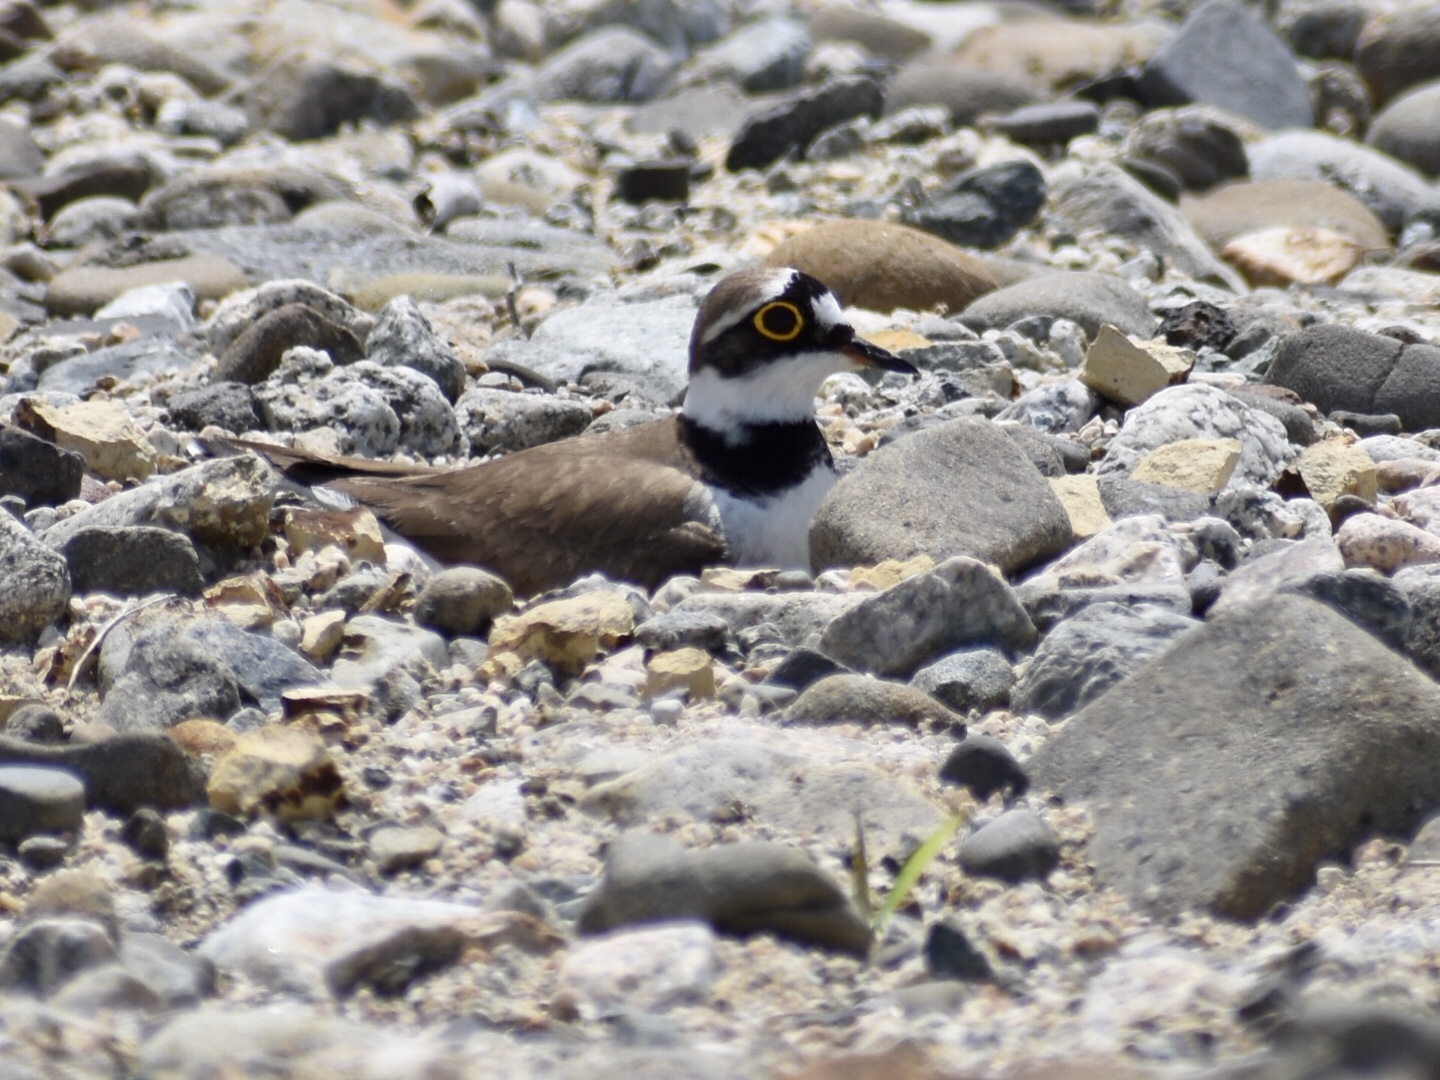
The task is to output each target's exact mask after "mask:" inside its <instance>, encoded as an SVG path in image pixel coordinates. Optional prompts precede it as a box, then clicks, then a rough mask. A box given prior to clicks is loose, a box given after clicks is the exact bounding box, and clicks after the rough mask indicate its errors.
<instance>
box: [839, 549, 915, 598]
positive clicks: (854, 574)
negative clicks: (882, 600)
mask: <svg viewBox="0 0 1440 1080" xmlns="http://www.w3.org/2000/svg"><path fill="white" fill-rule="evenodd" d="M934 569H935V560H934V559H932V558H931V557H930V556H929V555H926V554H925V553H924V552H921V553H920V554H919V555H913V556H911V557H910V558H908V559H904V560H901V559H886V560H885V561H884V562H879V563H876V564H875V565H874V566H857V567H856V568H855V569H854V570H851V571H850V584H851V585H868V586H870V587H871V588H873V589H875V590H876V591H877V592H884V591H885V590H886V589H888V588H890V586H892V585H899V584H900V582H902V581H904V580H905V579H906V578H912V577H914V576H915V575H916V574H926V573H929V572H930V571H931V570H934Z"/></svg>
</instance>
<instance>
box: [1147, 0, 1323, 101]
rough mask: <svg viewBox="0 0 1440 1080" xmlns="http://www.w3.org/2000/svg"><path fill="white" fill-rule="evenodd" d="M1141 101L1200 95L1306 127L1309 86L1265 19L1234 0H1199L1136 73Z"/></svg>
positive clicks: (1188, 98) (1198, 98) (1190, 98)
mask: <svg viewBox="0 0 1440 1080" xmlns="http://www.w3.org/2000/svg"><path fill="white" fill-rule="evenodd" d="M1140 92H1141V93H1142V94H1143V95H1144V100H1145V104H1147V105H1149V106H1152V107H1153V106H1156V105H1184V104H1187V103H1189V102H1192V101H1194V102H1200V103H1201V104H1205V105H1215V106H1218V107H1219V108H1222V109H1227V110H1229V111H1230V112H1232V113H1235V114H1236V115H1238V116H1244V117H1246V118H1248V119H1250V120H1253V121H1255V122H1256V123H1257V124H1260V125H1261V126H1262V127H1267V128H1290V127H1300V128H1306V127H1309V126H1310V125H1311V124H1313V123H1314V121H1315V115H1314V113H1313V111H1312V110H1311V107H1310V93H1309V89H1308V88H1307V87H1306V85H1305V79H1304V76H1302V75H1301V74H1300V70H1299V69H1298V68H1297V67H1296V65H1295V57H1294V56H1293V54H1291V52H1290V50H1289V48H1287V47H1286V45H1285V42H1284V41H1282V40H1281V39H1280V37H1279V36H1278V35H1277V34H1276V33H1275V32H1274V31H1273V30H1271V29H1270V27H1268V26H1267V25H1266V24H1265V21H1264V20H1263V19H1262V18H1261V17H1260V16H1258V15H1256V14H1255V13H1254V12H1252V11H1251V10H1250V9H1249V8H1246V7H1244V6H1242V5H1241V4H1239V3H1237V2H1236V0H1207V2H1206V3H1204V4H1201V5H1200V6H1199V7H1197V8H1195V9H1193V10H1192V11H1191V12H1190V15H1189V17H1188V18H1187V19H1186V20H1185V23H1184V25H1183V26H1181V28H1180V32H1179V33H1178V34H1176V35H1175V36H1174V37H1173V38H1171V39H1170V40H1169V41H1168V42H1166V43H1165V44H1164V45H1162V46H1161V47H1160V49H1159V51H1158V52H1156V54H1155V55H1154V56H1152V57H1151V58H1150V60H1149V61H1148V62H1147V63H1146V65H1145V68H1144V71H1142V72H1141V75H1140Z"/></svg>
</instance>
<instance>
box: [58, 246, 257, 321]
mask: <svg viewBox="0 0 1440 1080" xmlns="http://www.w3.org/2000/svg"><path fill="white" fill-rule="evenodd" d="M171 281H183V282H184V283H185V284H186V286H188V287H189V289H190V291H191V292H192V293H194V294H195V296H196V298H197V299H200V300H219V299H221V298H222V297H224V296H226V295H227V294H229V293H232V292H234V291H235V290H237V289H243V288H245V286H246V285H247V284H248V282H247V281H246V280H245V275H244V274H243V273H241V271H240V269H239V268H238V267H237V266H236V265H235V264H234V263H232V262H230V261H229V260H228V259H224V258H220V257H219V256H215V255H190V256H186V257H185V258H182V259H162V260H160V261H158V262H147V263H139V264H137V265H135V266H127V267H124V268H123V269H111V268H109V267H104V266H73V267H70V268H68V269H66V270H63V271H61V272H60V273H59V274H57V275H55V277H53V278H51V280H50V283H49V285H48V286H46V289H45V307H46V308H47V309H48V310H49V311H50V313H51V314H52V315H67V316H73V315H90V314H92V313H93V312H95V311H97V310H98V309H100V308H102V307H104V306H105V305H106V304H108V303H110V301H112V300H114V299H115V298H116V297H118V296H120V295H122V294H123V293H127V292H129V291H130V290H131V289H136V288H139V287H141V286H143V285H164V284H166V283H168V282H171Z"/></svg>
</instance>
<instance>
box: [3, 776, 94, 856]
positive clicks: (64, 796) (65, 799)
mask: <svg viewBox="0 0 1440 1080" xmlns="http://www.w3.org/2000/svg"><path fill="white" fill-rule="evenodd" d="M84 813H85V785H84V784H82V783H81V782H80V781H79V780H78V779H76V777H75V776H74V775H73V774H71V773H68V772H66V771H65V770H63V769H53V768H48V767H46V766H42V765H0V822H3V823H4V824H3V828H4V838H5V839H6V840H8V841H10V842H11V843H15V842H17V841H20V840H24V839H25V838H26V837H29V836H33V835H35V834H36V833H52V832H73V831H75V830H77V829H78V828H79V827H80V824H81V821H82V819H83V816H84Z"/></svg>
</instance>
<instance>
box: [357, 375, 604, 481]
mask: <svg viewBox="0 0 1440 1080" xmlns="http://www.w3.org/2000/svg"><path fill="white" fill-rule="evenodd" d="M329 379H330V380H331V381H334V382H337V383H342V384H343V383H347V382H348V383H358V384H360V385H361V386H364V387H366V388H368V389H370V390H373V391H374V392H376V393H378V394H380V395H381V396H382V397H383V398H384V399H385V403H386V404H387V405H388V406H389V407H390V410H391V411H392V412H393V413H394V414H395V417H396V419H397V420H399V423H400V430H399V435H398V442H397V446H398V447H399V448H400V449H402V450H407V451H409V452H410V453H412V454H415V455H418V456H419V457H422V458H433V457H440V456H442V455H448V456H451V457H464V456H465V455H466V454H467V453H468V452H469V450H470V442H469V439H468V438H467V437H466V435H465V432H464V431H463V430H462V429H461V424H460V418H459V417H458V416H457V415H456V412H455V410H454V409H452V408H451V407H450V403H449V402H448V401H447V400H445V395H444V393H443V392H442V391H441V389H440V386H439V385H438V384H437V383H436V382H435V380H434V379H433V378H431V377H430V376H429V375H427V374H425V373H422V372H420V371H418V370H416V369H414V368H412V367H408V366H397V367H381V366H380V365H379V364H378V363H376V362H374V361H371V360H361V361H360V362H359V363H356V364H351V365H350V366H349V367H344V368H338V369H336V370H335V371H334V372H333V373H332V374H331V375H330V376H329ZM342 393H343V391H342ZM587 411H588V410H587Z"/></svg>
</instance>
